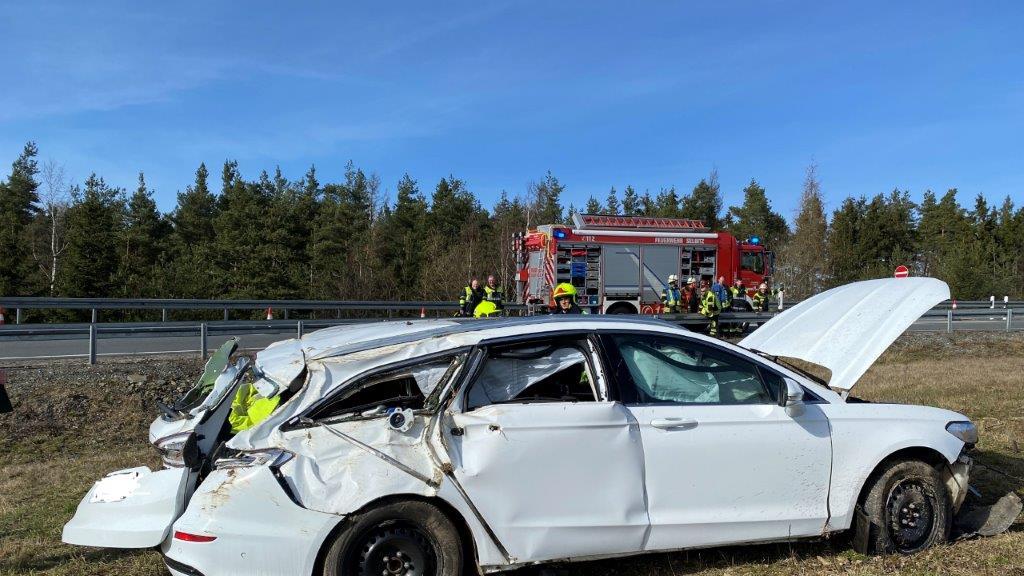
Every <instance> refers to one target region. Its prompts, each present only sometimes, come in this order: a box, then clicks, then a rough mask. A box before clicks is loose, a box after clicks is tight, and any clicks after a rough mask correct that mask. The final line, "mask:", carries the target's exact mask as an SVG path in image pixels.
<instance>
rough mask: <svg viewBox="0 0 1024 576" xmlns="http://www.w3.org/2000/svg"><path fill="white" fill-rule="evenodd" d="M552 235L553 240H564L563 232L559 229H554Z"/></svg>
mask: <svg viewBox="0 0 1024 576" xmlns="http://www.w3.org/2000/svg"><path fill="white" fill-rule="evenodd" d="M552 235H553V236H554V237H555V238H557V239H559V240H562V239H563V238H565V230H562V229H561V228H556V229H555V231H554V232H553V233H552Z"/></svg>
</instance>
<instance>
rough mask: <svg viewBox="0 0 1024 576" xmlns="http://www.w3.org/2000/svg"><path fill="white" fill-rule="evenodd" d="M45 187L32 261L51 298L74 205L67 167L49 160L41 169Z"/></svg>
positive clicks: (66, 244)
mask: <svg viewBox="0 0 1024 576" xmlns="http://www.w3.org/2000/svg"><path fill="white" fill-rule="evenodd" d="M42 180H43V186H42V190H41V191H40V194H39V196H40V198H39V200H40V203H41V204H42V206H43V218H42V219H40V220H41V221H40V224H42V225H41V226H38V227H37V228H36V230H35V231H34V232H33V238H32V257H33V258H34V259H35V262H36V265H37V266H38V267H39V271H40V272H41V273H42V274H43V277H44V278H45V279H46V282H47V284H48V287H49V292H48V293H49V295H50V296H53V295H54V294H55V293H56V285H57V269H58V267H59V263H60V257H61V254H63V253H64V250H65V249H66V248H67V246H68V243H67V240H66V238H65V220H66V216H67V211H68V207H69V206H70V202H71V193H70V190H71V186H70V184H69V183H68V179H67V175H66V174H65V172H64V165H63V164H57V163H56V162H54V161H53V160H47V161H46V162H45V163H44V164H43V169H42Z"/></svg>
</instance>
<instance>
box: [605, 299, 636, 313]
mask: <svg viewBox="0 0 1024 576" xmlns="http://www.w3.org/2000/svg"><path fill="white" fill-rule="evenodd" d="M636 313H637V310H636V306H633V305H632V304H630V303H629V302H616V303H615V304H612V305H611V306H610V307H609V308H608V311H607V312H605V314H636Z"/></svg>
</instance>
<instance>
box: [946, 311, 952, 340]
mask: <svg viewBox="0 0 1024 576" xmlns="http://www.w3.org/2000/svg"><path fill="white" fill-rule="evenodd" d="M952 331H953V311H952V310H946V333H947V334H948V333H950V332H952Z"/></svg>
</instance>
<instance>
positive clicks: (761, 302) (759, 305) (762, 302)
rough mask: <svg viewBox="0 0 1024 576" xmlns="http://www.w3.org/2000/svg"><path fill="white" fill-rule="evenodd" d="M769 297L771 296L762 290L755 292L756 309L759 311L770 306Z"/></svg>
mask: <svg viewBox="0 0 1024 576" xmlns="http://www.w3.org/2000/svg"><path fill="white" fill-rule="evenodd" d="M768 298H769V296H768V294H767V293H763V294H762V293H761V291H760V290H758V291H757V292H754V298H753V300H754V310H757V311H758V312H761V311H762V310H764V309H765V307H767V306H768Z"/></svg>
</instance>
